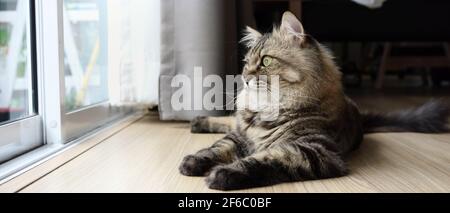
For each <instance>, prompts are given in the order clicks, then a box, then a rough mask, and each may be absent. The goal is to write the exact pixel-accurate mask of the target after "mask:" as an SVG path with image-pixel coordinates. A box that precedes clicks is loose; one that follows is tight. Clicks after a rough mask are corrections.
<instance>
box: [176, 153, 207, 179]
mask: <svg viewBox="0 0 450 213" xmlns="http://www.w3.org/2000/svg"><path fill="white" fill-rule="evenodd" d="M213 166H214V163H213V162H212V161H211V160H210V159H206V158H202V157H198V156H195V155H188V156H186V157H184V159H183V161H182V163H181V165H180V167H179V170H180V173H181V174H183V175H186V176H196V177H200V176H205V175H206V174H207V173H208V172H209V171H210V170H211V168H212V167H213Z"/></svg>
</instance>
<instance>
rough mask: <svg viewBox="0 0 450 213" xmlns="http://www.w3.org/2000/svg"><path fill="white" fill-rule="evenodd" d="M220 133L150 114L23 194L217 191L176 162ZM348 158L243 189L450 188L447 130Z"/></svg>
mask: <svg viewBox="0 0 450 213" xmlns="http://www.w3.org/2000/svg"><path fill="white" fill-rule="evenodd" d="M220 137H221V135H194V134H190V133H189V125H188V124H186V123H177V122H161V121H157V118H156V117H155V116H146V117H144V118H142V119H141V120H139V121H138V122H136V123H134V124H132V125H131V126H129V127H127V128H125V129H123V130H122V131H120V132H118V133H117V134H115V135H114V136H112V137H110V138H108V139H106V140H105V141H103V142H102V143H100V144H98V145H96V146H94V147H93V148H91V149H89V150H88V151H87V152H84V153H83V154H81V155H79V156H77V157H76V158H74V159H72V160H71V161H69V162H67V163H66V164H64V165H62V166H60V167H57V168H56V169H55V170H53V171H51V172H50V173H48V174H46V175H44V176H42V177H40V178H39V179H37V180H36V181H34V182H33V183H32V184H30V185H28V186H26V187H24V188H22V189H21V190H20V192H214V191H212V190H209V189H208V188H207V187H206V185H205V183H204V179H203V178H193V177H185V176H182V175H180V174H179V173H178V165H179V163H180V161H181V159H182V158H183V157H184V156H185V155H186V154H191V153H194V152H196V151H197V150H199V149H201V148H204V147H207V146H209V145H211V144H212V143H213V142H214V141H215V140H216V139H219V138H220ZM348 163H349V165H350V168H351V173H350V175H348V176H347V177H342V178H337V179H329V180H319V181H307V182H298V183H290V184H281V185H276V186H272V187H265V188H257V189H251V190H243V191H241V192H450V134H443V135H424V134H412V133H404V134H374V135H367V136H366V138H365V141H364V144H363V145H362V147H361V149H360V150H359V151H357V152H355V153H354V154H353V155H352V156H351V157H350V158H349V159H348Z"/></svg>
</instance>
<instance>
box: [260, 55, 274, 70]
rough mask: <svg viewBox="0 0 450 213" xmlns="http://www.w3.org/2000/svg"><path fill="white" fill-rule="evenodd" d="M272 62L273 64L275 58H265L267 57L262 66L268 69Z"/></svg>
mask: <svg viewBox="0 0 450 213" xmlns="http://www.w3.org/2000/svg"><path fill="white" fill-rule="evenodd" d="M272 62H273V58H272V57H270V56H265V57H264V58H263V60H262V65H263V66H264V67H268V66H270V65H271V64H272Z"/></svg>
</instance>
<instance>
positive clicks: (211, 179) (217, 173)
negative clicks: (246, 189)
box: [206, 167, 247, 191]
mask: <svg viewBox="0 0 450 213" xmlns="http://www.w3.org/2000/svg"><path fill="white" fill-rule="evenodd" d="M246 177H247V176H246V174H245V173H243V172H242V171H238V170H235V169H233V168H227V167H216V168H215V169H214V170H213V171H212V172H211V174H210V175H209V176H208V177H207V178H206V183H207V185H208V187H209V188H210V189H216V190H224V191H226V190H233V189H241V188H242V187H243V186H244V185H243V181H244V180H245V179H246Z"/></svg>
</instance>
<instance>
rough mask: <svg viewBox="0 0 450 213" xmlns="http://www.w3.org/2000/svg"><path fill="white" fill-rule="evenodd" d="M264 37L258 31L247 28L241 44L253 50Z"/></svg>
mask: <svg viewBox="0 0 450 213" xmlns="http://www.w3.org/2000/svg"><path fill="white" fill-rule="evenodd" d="M261 37H262V34H261V33H260V32H258V31H257V30H255V29H253V28H251V27H249V26H247V28H246V29H245V31H244V37H243V38H242V39H241V43H242V44H244V45H245V46H247V47H248V48H252V47H254V46H255V45H256V42H257V41H258V40H259V39H260V38H261Z"/></svg>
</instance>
